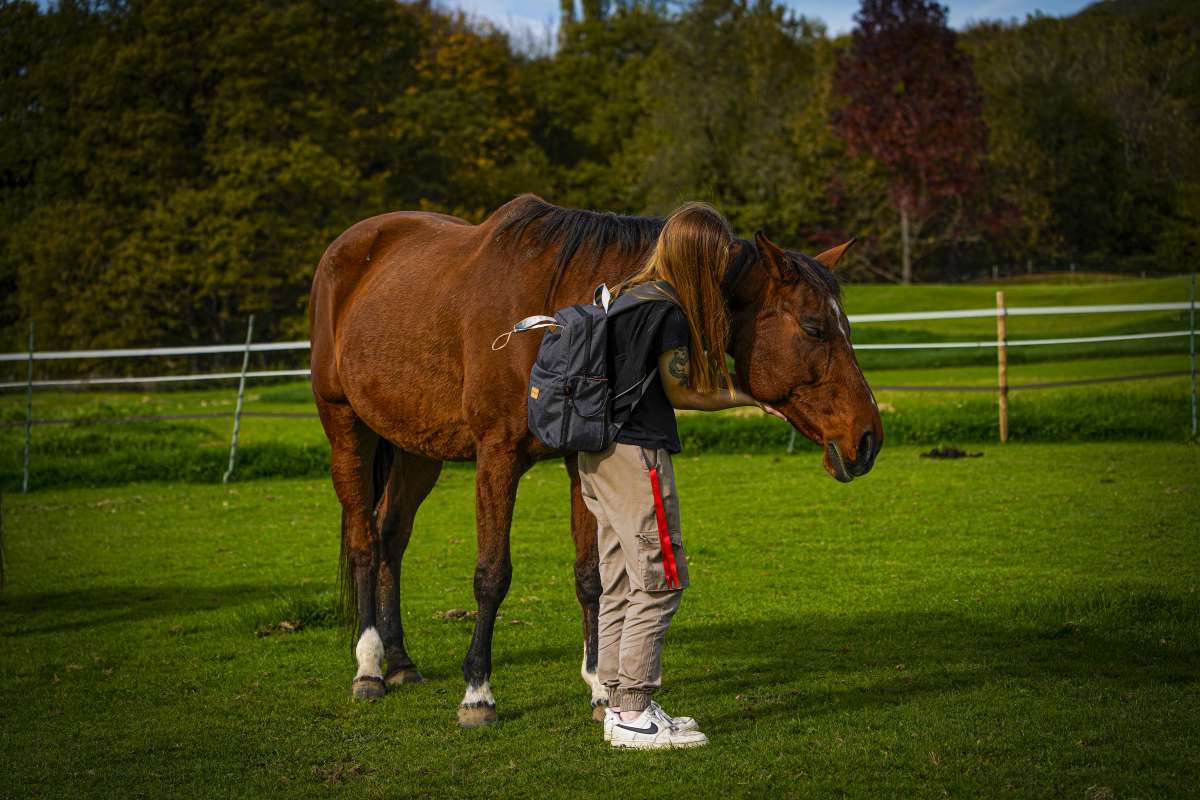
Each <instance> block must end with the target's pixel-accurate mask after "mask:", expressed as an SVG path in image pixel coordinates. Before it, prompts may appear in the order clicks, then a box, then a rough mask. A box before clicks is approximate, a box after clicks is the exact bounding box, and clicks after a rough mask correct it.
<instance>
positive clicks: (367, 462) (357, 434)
mask: <svg viewBox="0 0 1200 800" xmlns="http://www.w3.org/2000/svg"><path fill="white" fill-rule="evenodd" d="M318 410H319V411H320V415H321V423H322V425H324V427H325V432H326V435H327V436H328V438H329V443H330V475H331V477H332V479H333V488H334V491H336V492H337V496H338V500H339V501H341V504H342V554H341V564H340V569H341V573H342V592H343V596H342V610H343V615H344V617H345V618H346V620H347V621H348V623H349V624H350V625H351V626H352V628H353V630H354V631H355V634H356V644H355V647H354V655H355V659H356V661H357V662H358V671H357V672H356V673H355V675H354V680H353V682H352V683H351V694H352V696H353V697H355V698H356V699H361V700H367V699H374V698H377V697H382V696H383V693H384V689H383V675H382V672H381V670H380V664H381V662H382V661H383V654H384V648H383V640H382V639H381V638H380V636H379V632H378V630H377V627H376V605H375V577H376V573H377V571H378V561H379V537H378V533H377V529H376V526H375V519H374V509H375V506H376V504H377V502H378V500H379V497H380V494H381V490H382V485H381V482H380V481H379V479H378V478H377V476H376V474H375V473H376V472H380V471H382V462H383V461H386V459H387V457H388V456H389V454H390V450H389V448H390V445H388V444H387V443H386V442H383V441H382V440H381V439H380V438H379V436H378V435H377V434H375V433H374V432H373V431H371V429H370V428H368V427H367V426H366V425H365V424H364V423H363V422H362V420H360V419H359V418H358V417H357V416H356V415H355V414H354V411H353V410H352V409H351V408H350V407H349V406H344V405H336V404H328V403H320V402H318Z"/></svg>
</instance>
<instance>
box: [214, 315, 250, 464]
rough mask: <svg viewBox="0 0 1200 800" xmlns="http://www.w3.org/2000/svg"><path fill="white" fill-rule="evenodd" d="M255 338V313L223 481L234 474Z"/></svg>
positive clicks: (247, 340) (245, 354) (240, 380)
mask: <svg viewBox="0 0 1200 800" xmlns="http://www.w3.org/2000/svg"><path fill="white" fill-rule="evenodd" d="M253 338H254V315H253V314H251V315H250V320H249V322H247V323H246V350H245V352H244V353H243V354H242V376H241V378H240V379H239V380H238V399H237V405H236V406H235V407H234V409H233V437H232V438H231V439H230V440H229V467H228V468H227V469H226V470H225V477H223V478H221V483H229V477H230V476H231V475H233V462H234V459H235V458H236V457H237V443H238V429H239V428H240V427H241V423H242V400H243V398H245V396H246V370H247V369H248V368H249V367H250V340H251V339H253Z"/></svg>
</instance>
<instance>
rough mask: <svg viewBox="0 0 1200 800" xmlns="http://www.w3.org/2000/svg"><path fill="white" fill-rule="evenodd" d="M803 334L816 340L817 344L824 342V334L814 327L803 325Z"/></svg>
mask: <svg viewBox="0 0 1200 800" xmlns="http://www.w3.org/2000/svg"><path fill="white" fill-rule="evenodd" d="M802 327H803V328H804V332H805V333H807V334H808V335H809V336H811V337H813V338H814V339H816V340H817V341H818V342H823V341H825V332H824V331H822V330H821V329H820V328H818V327H817V326H815V325H804V326H802Z"/></svg>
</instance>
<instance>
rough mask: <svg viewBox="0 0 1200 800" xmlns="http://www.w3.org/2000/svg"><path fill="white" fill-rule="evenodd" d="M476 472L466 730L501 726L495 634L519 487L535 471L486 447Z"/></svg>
mask: <svg viewBox="0 0 1200 800" xmlns="http://www.w3.org/2000/svg"><path fill="white" fill-rule="evenodd" d="M476 459H477V461H476V470H475V529H476V541H477V547H478V551H477V554H476V559H475V602H476V605H477V607H478V611H477V613H476V616H475V633H474V635H473V636H472V637H471V647H470V649H469V650H468V651H467V657H466V659H464V660H463V678H464V679H466V682H467V691H466V694H465V695H463V699H462V703H460V704H459V706H458V723H459V724H460V725H462V726H463V727H464V728H475V727H478V726H480V725H490V724H491V723H493V722H495V721H496V701H495V699H494V698H493V697H492V688H491V677H492V629H493V627H494V625H495V622H496V612H497V611H498V610H499V609H500V604H501V603H502V602H503V601H504V596H505V595H506V594H508V586H509V584H510V583H511V582H512V558H511V556H510V554H509V547H508V536H509V527H510V526H511V525H512V512H513V504H514V503H515V502H516V499H517V483H518V481H519V480H520V479H521V474H522V473H523V472H525V470H526V469H528V467H529V461H528V459H527V458H526V457H524V456H522V455H520V454H518V453H516V452H515V451H513V450H512V449H504V448H490V449H489V448H487V447H485V446H482V445H481V446H480V448H479V450H478V453H477V456H476Z"/></svg>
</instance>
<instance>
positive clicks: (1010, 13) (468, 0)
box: [439, 0, 1090, 36]
mask: <svg viewBox="0 0 1200 800" xmlns="http://www.w3.org/2000/svg"><path fill="white" fill-rule="evenodd" d="M785 2H787V4H788V5H789V6H791V7H792V8H793V9H795V10H796V11H797V12H798V13H800V14H803V15H804V16H806V17H816V18H818V19H820V20H822V21H824V23H825V26H826V28H827V29H828V31H829V33H830V34H833V35H836V34H839V33H847V32H849V30H850V29H851V28H852V27H854V21H853V17H854V12H855V11H857V10H858V3H857V2H854V0H850V1H849V2H837V0H785ZM1089 3H1090V0H942V4H943V5H945V6H947V7H949V9H950V24H951V25H952V26H954V27H955V28H961V27H963V26H964V25H967V24H969V23H971V22H978V21H981V20H985V19H1003V20H1008V19H1018V20H1021V19H1024V18H1025V16H1026V15H1028V14H1032V13H1033V12H1035V11H1040V12H1042V13H1044V14H1048V15H1051V16H1064V15H1067V14H1073V13H1075V12H1076V11H1078V10H1079V9H1081V8H1083V7H1084V6H1086V5H1089ZM439 5H443V6H447V7H453V6H458V7H460V8H462V9H463V10H465V11H467V12H469V13H473V14H478V15H479V16H483V17H487V18H488V19H490V20H492V21H493V22H495V23H496V24H497V25H498V26H499V27H501V28H505V29H508V30H514V31H526V30H527V31H531V32H533V33H534V34H535V36H544V35H545V33H546V31H548V30H552V29H553V28H554V26H555V25H556V24H557V19H558V9H559V0H441V2H440V3H439Z"/></svg>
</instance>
